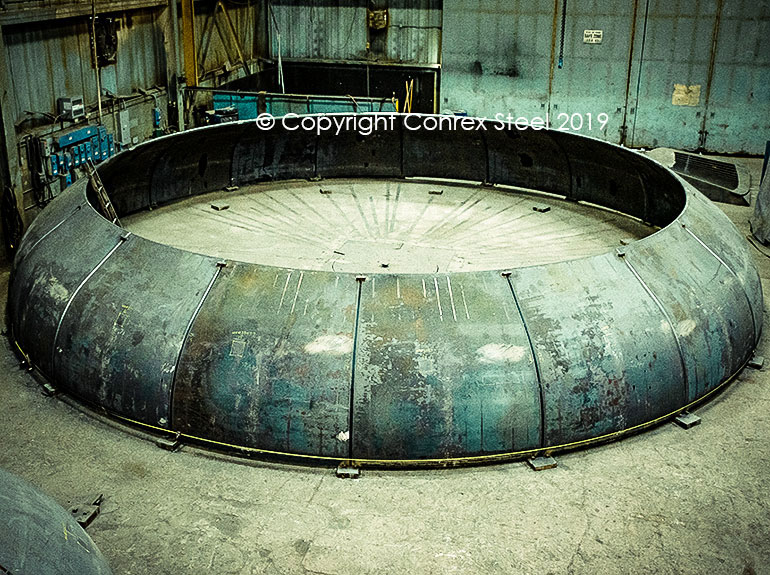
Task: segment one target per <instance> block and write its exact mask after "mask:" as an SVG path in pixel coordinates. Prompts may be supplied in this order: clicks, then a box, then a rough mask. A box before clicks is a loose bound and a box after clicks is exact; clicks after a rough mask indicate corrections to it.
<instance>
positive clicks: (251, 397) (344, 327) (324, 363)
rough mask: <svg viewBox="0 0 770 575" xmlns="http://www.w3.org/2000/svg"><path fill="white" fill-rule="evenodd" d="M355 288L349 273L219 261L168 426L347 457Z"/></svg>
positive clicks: (181, 369)
mask: <svg viewBox="0 0 770 575" xmlns="http://www.w3.org/2000/svg"><path fill="white" fill-rule="evenodd" d="M357 289H358V288H357V285H356V281H355V279H354V276H352V275H336V274H333V273H326V272H307V271H305V272H303V271H292V270H284V269H280V268H270V267H266V266H256V265H251V264H243V263H228V264H227V266H226V267H224V268H223V269H222V270H221V272H220V275H219V276H218V277H217V279H216V281H215V282H214V284H213V286H212V288H211V291H210V292H209V295H208V297H207V298H206V301H205V302H204V304H203V306H202V307H201V310H200V312H199V313H198V315H197V317H196V319H195V322H194V323H193V325H192V327H191V329H190V333H189V336H188V339H187V342H186V344H185V347H184V350H183V352H182V356H181V358H180V362H179V369H178V372H177V376H176V381H175V384H174V405H173V425H174V429H176V430H178V431H181V432H183V433H187V434H190V435H195V436H198V437H202V438H204V439H209V440H213V441H218V442H223V443H228V444H235V445H239V446H244V447H250V448H256V449H264V450H270V451H278V452H282V453H292V454H302V455H319V456H330V457H347V456H348V445H349V444H348V433H349V429H348V426H349V421H348V419H349V416H348V414H349V407H350V376H351V366H352V363H353V329H354V324H355V313H356V299H357Z"/></svg>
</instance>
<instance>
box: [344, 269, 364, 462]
mask: <svg viewBox="0 0 770 575" xmlns="http://www.w3.org/2000/svg"><path fill="white" fill-rule="evenodd" d="M356 283H358V294H357V296H356V320H355V323H354V324H353V356H352V357H351V360H350V364H351V368H350V405H349V407H348V458H349V459H353V414H354V409H355V402H356V394H355V389H356V388H355V385H356V352H357V351H358V323H359V319H360V318H361V293H362V291H363V289H362V287H363V284H364V282H363V281H362V280H358V281H357V282H356Z"/></svg>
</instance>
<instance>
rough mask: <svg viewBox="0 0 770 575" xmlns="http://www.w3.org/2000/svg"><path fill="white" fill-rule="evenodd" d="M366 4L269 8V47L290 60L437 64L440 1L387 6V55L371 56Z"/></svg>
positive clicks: (348, 0)
mask: <svg viewBox="0 0 770 575" xmlns="http://www.w3.org/2000/svg"><path fill="white" fill-rule="evenodd" d="M368 6H369V2H368V1H367V0H329V1H326V2H323V3H320V2H313V1H311V0H305V1H301V2H291V1H289V0H278V1H273V2H272V3H271V10H272V15H274V16H275V20H272V18H271V24H270V27H271V31H270V32H271V39H272V42H271V48H272V53H273V55H274V56H277V55H278V52H279V47H278V34H279V33H280V35H281V56H282V57H283V58H290V59H320V60H329V61H363V60H371V59H377V60H379V61H385V62H397V63H406V64H413V65H415V64H416V65H432V64H438V63H439V58H440V46H441V2H440V0H415V1H413V2H407V1H406V0H396V1H392V2H388V3H387V8H388V11H389V16H390V25H389V26H388V28H387V30H386V31H384V32H382V33H381V34H383V35H385V36H386V38H384V42H383V44H384V47H385V49H384V53H381V54H380V53H374V54H372V53H370V52H367V42H368V41H369V40H370V38H369V34H368V31H367V8H368Z"/></svg>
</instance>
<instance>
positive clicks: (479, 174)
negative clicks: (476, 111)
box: [402, 114, 487, 182]
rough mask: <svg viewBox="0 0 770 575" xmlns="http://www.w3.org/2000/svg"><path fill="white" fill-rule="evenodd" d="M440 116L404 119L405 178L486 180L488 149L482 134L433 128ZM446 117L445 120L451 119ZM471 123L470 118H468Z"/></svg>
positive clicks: (415, 116) (463, 130) (475, 131)
mask: <svg viewBox="0 0 770 575" xmlns="http://www.w3.org/2000/svg"><path fill="white" fill-rule="evenodd" d="M441 118H442V117H441V116H422V115H418V114H412V115H411V116H404V117H403V118H402V120H403V122H404V125H403V128H402V141H403V148H404V155H403V165H404V174H403V175H404V176H406V177H409V176H424V177H434V178H453V179H458V180H470V181H476V182H484V181H487V146H486V141H485V137H484V132H483V131H477V130H475V129H474V130H465V129H462V128H459V127H458V129H456V130H451V129H443V130H436V129H433V126H434V122H438V121H439V120H440V119H441ZM451 119H453V118H451V117H443V120H444V121H446V120H451ZM467 119H468V120H469V121H470V120H471V118H467Z"/></svg>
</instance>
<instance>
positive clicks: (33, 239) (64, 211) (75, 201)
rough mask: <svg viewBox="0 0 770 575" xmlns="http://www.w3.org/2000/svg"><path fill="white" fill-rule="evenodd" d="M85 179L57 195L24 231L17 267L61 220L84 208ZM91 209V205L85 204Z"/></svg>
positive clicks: (17, 256)
mask: <svg viewBox="0 0 770 575" xmlns="http://www.w3.org/2000/svg"><path fill="white" fill-rule="evenodd" d="M85 184H86V182H85V181H82V182H79V183H77V184H75V185H73V186H70V187H69V188H67V189H66V190H65V191H64V192H62V193H61V194H59V195H58V196H56V197H55V198H54V199H53V201H51V202H50V203H49V204H48V205H47V206H46V207H45V209H44V210H43V211H41V212H40V214H39V215H38V216H37V217H36V218H35V219H34V220H32V223H31V224H30V225H29V227H28V228H27V230H26V232H25V233H24V238H23V240H22V242H21V244H20V245H19V249H18V250H16V256H15V257H14V268H16V267H17V266H18V265H19V264H20V263H21V262H22V261H23V260H24V258H25V257H27V255H28V254H29V252H30V251H31V250H33V249H34V248H35V246H36V245H37V243H38V242H39V241H40V240H41V239H43V238H44V237H45V236H46V235H47V234H49V233H50V232H51V230H53V229H54V228H55V227H56V226H58V225H60V224H61V222H63V221H64V220H66V219H67V218H69V217H71V216H72V215H73V214H74V213H75V212H77V211H79V210H81V209H83V208H84V206H83V204H85V202H86V198H85V192H84V190H85V187H86V186H85ZM85 207H86V208H87V209H88V210H91V208H90V206H85Z"/></svg>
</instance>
